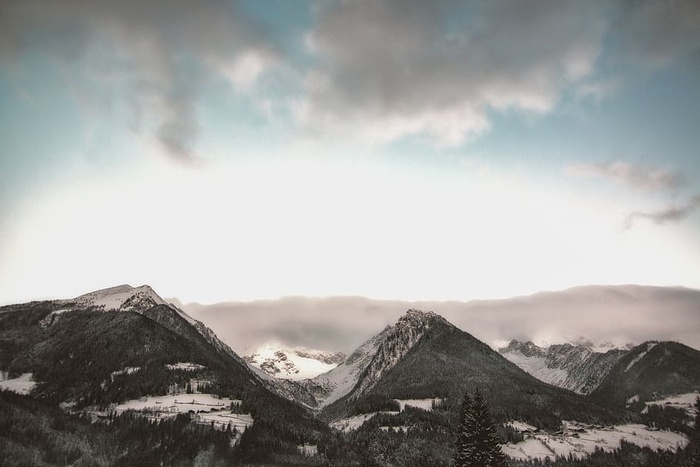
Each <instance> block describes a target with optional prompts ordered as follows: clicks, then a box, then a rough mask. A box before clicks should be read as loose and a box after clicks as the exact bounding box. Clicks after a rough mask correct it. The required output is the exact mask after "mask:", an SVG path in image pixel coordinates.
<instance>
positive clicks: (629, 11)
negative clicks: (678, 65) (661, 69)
mask: <svg viewBox="0 0 700 467" xmlns="http://www.w3.org/2000/svg"><path fill="white" fill-rule="evenodd" d="M621 5H622V6H623V7H622V8H621V10H620V14H619V16H618V18H617V21H615V22H614V23H613V26H612V27H611V31H612V33H611V36H612V38H613V40H614V41H615V42H614V43H613V46H614V47H615V48H616V49H617V50H616V51H615V53H616V56H617V57H618V58H626V59H627V60H633V61H636V62H638V63H639V62H641V63H643V64H646V65H648V66H652V67H658V66H664V65H666V64H667V63H669V62H670V61H673V60H674V59H676V58H677V57H679V56H692V55H695V57H696V59H697V54H698V53H699V52H700V3H698V2H697V1H696V0H658V1H639V0H627V1H623V2H621Z"/></svg>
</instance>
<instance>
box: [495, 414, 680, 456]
mask: <svg viewBox="0 0 700 467" xmlns="http://www.w3.org/2000/svg"><path fill="white" fill-rule="evenodd" d="M623 440H624V441H627V442H628V443H632V444H636V445H637V446H640V447H648V448H650V449H653V450H662V449H666V450H672V451H675V450H676V449H678V448H682V447H684V446H685V445H686V444H688V439H687V438H686V437H685V436H684V435H682V434H679V433H674V432H671V431H653V430H650V429H648V428H647V427H646V426H644V425H639V424H628V425H617V426H611V427H593V426H590V425H584V424H581V423H577V422H564V430H563V434H557V435H552V434H548V433H535V434H531V435H529V436H527V437H526V439H525V441H522V442H520V443H516V444H513V443H508V444H506V445H504V446H503V452H504V453H505V454H506V455H508V456H510V457H513V458H515V459H544V458H546V457H549V458H550V459H554V458H555V457H558V456H564V457H567V456H569V455H571V456H573V457H575V458H577V459H581V458H584V457H586V456H588V455H589V454H591V453H593V452H594V451H595V449H596V448H598V449H602V450H604V451H606V452H612V451H614V450H616V449H618V448H619V447H620V442H621V441H623Z"/></svg>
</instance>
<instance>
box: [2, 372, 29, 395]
mask: <svg viewBox="0 0 700 467" xmlns="http://www.w3.org/2000/svg"><path fill="white" fill-rule="evenodd" d="M32 376H33V375H32V373H23V374H22V375H20V376H18V377H17V378H12V379H5V373H4V372H3V373H2V380H0V389H5V390H8V391H12V392H16V393H17V394H24V395H27V394H29V393H30V392H31V390H32V389H33V388H34V386H36V381H32Z"/></svg>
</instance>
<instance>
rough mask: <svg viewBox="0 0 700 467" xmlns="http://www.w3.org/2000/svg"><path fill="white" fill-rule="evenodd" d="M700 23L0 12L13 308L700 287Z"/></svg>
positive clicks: (510, 15) (408, 9)
mask: <svg viewBox="0 0 700 467" xmlns="http://www.w3.org/2000/svg"><path fill="white" fill-rule="evenodd" d="M699 77H700V4H699V3H698V2H697V1H695V0H685V1H684V0H669V1H662V0H659V1H588V2H580V1H561V0H557V1H523V2H511V1H501V0H493V1H489V2H480V1H479V2H477V1H448V0H445V1H433V2H425V1H419V0H415V1H414V0H405V1H382V0H372V1H369V0H367V1H362V0H356V1H319V2H316V1H302V0H294V1H288V0H269V1H258V0H250V1H216V0H200V1H198V2H191V1H186V0H171V1H151V2H139V1H135V0H119V1H108V0H105V1H95V2H83V1H79V0H63V1H60V2H58V1H51V0H23V1H17V0H9V1H3V2H0V304H8V303H16V302H22V301H28V300H36V299H45V298H68V297H74V296H77V295H79V294H82V293H85V292H88V291H91V290H95V289H99V288H103V287H109V286H113V285H117V284H122V283H129V284H132V285H140V284H150V285H151V286H152V287H153V288H154V289H155V290H156V291H157V292H158V293H159V294H160V295H162V296H166V297H178V298H179V299H180V300H181V301H182V302H183V303H188V302H199V303H205V304H206V303H209V304H211V303H216V302H222V301H229V300H233V301H250V300H265V299H275V298H278V297H286V296H313V297H329V296H363V297H370V298H375V299H386V300H406V301H415V300H427V301H431V300H458V301H460V300H471V299H495V298H505V297H512V296H516V295H524V294H531V293H534V292H537V291H540V290H561V289H565V288H568V287H572V286H578V285H585V284H648V285H658V286H684V287H689V288H700V241H698V240H699V239H700V163H699V162H700V153H699V152H698V151H700V149H698V148H700V132H699V131H698V122H699V121H700V118H699V117H700V86H698V82H699V80H698V78H699Z"/></svg>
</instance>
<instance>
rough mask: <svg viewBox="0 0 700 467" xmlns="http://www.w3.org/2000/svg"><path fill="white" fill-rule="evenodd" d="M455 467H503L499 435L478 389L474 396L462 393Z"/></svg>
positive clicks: (503, 460)
mask: <svg viewBox="0 0 700 467" xmlns="http://www.w3.org/2000/svg"><path fill="white" fill-rule="evenodd" d="M454 465H455V467H506V465H507V464H506V458H505V455H504V454H503V451H501V446H500V444H499V440H498V435H497V433H496V429H495V428H494V425H493V419H492V418H491V413H490V412H489V407H488V405H487V404H486V401H485V400H484V396H483V394H482V393H481V391H479V390H478V389H477V390H476V391H475V392H474V397H473V398H470V397H469V394H465V396H464V402H463V403H462V412H461V414H460V424H459V429H458V432H457V452H456V453H455V460H454Z"/></svg>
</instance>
